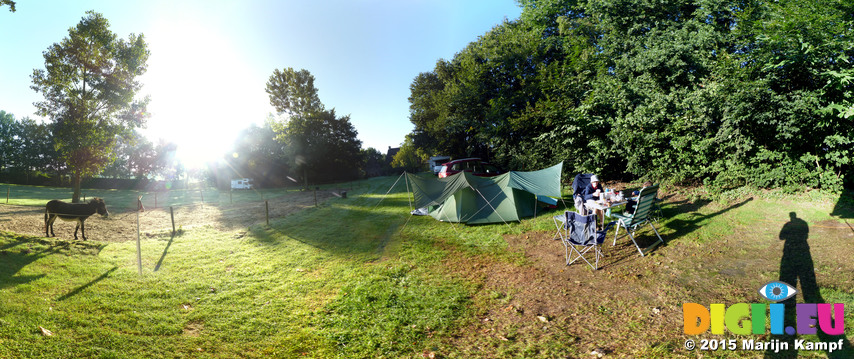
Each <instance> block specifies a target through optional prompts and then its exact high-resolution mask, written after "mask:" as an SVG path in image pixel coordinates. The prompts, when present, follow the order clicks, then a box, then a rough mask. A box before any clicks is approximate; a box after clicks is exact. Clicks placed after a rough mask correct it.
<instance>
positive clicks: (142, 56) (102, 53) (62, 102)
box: [32, 11, 149, 202]
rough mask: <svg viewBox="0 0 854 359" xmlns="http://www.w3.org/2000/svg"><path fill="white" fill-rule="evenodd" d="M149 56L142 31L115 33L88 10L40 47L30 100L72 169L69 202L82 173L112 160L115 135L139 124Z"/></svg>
mask: <svg viewBox="0 0 854 359" xmlns="http://www.w3.org/2000/svg"><path fill="white" fill-rule="evenodd" d="M148 56H149V52H148V46H147V44H146V43H145V39H144V37H143V35H141V34H140V35H134V34H130V35H129V36H128V39H127V40H124V39H119V38H117V36H116V34H114V33H113V32H111V31H110V29H109V22H108V21H107V19H106V18H104V17H103V16H102V15H101V14H98V13H96V12H93V11H89V12H87V13H86V16H84V17H83V18H82V20H81V21H80V23H79V24H77V26H75V27H72V28H70V29H69V30H68V37H66V38H65V39H63V40H62V41H61V42H59V43H55V44H53V45H51V46H50V47H49V48H48V49H47V50H46V51H45V52H44V59H45V69H36V70H34V71H33V75H32V81H33V85H32V88H33V89H34V90H36V91H38V92H40V93H41V94H42V95H43V96H44V98H45V99H44V101H40V102H36V103H35V105H36V107H37V108H38V113H39V115H41V116H45V117H47V118H49V119H50V120H51V121H53V123H54V125H53V136H54V143H55V146H56V149H57V150H58V151H59V153H60V156H61V158H62V160H63V161H64V162H65V164H66V165H67V166H68V170H69V171H70V172H71V173H72V187H73V188H74V194H73V196H72V200H73V201H74V202H77V201H79V198H80V179H81V177H83V176H88V175H92V174H96V173H98V172H100V171H101V170H102V169H104V168H105V167H106V166H107V165H109V164H110V163H112V161H113V160H115V153H114V149H115V147H116V143H117V139H118V138H119V137H122V136H130V135H131V134H132V131H133V129H134V128H137V127H141V126H143V125H144V121H145V117H146V115H145V109H146V104H147V102H148V100H147V99H144V100H142V101H139V100H137V99H136V95H137V92H138V91H139V89H140V88H141V86H142V85H141V84H140V83H139V82H138V81H137V78H138V77H139V76H140V75H142V74H143V73H145V70H146V66H147V65H146V62H147V60H148Z"/></svg>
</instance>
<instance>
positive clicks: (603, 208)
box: [586, 199, 628, 229]
mask: <svg viewBox="0 0 854 359" xmlns="http://www.w3.org/2000/svg"><path fill="white" fill-rule="evenodd" d="M627 202H628V201H626V200H625V199H624V200H622V201H619V202H611V205H610V206H607V205H605V202H604V201H596V203H595V204H592V203H587V204H586V205H587V209H589V210H601V211H602V212H603V213H602V226H600V227H599V229H602V228H605V213H604V211H607V210H608V209H611V208H614V207H617V206H622V205H624V204H626V203H627Z"/></svg>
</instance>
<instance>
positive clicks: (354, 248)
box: [250, 198, 410, 255]
mask: <svg viewBox="0 0 854 359" xmlns="http://www.w3.org/2000/svg"><path fill="white" fill-rule="evenodd" d="M369 204H370V203H369ZM389 208H391V209H393V212H389V211H388V209H389ZM397 212H399V213H397ZM409 216H410V214H409V206H408V204H407V200H406V199H405V198H403V199H401V198H387V199H385V200H384V201H383V202H382V204H381V205H380V206H379V207H378V208H376V209H374V207H370V206H367V205H366V206H359V205H358V203H347V204H346V205H332V206H321V207H318V208H309V209H306V210H303V211H300V212H297V213H293V214H291V215H289V216H287V217H285V218H283V219H278V220H275V221H271V223H270V224H271V226H270V227H267V226H263V225H255V226H252V227H251V228H250V231H251V233H252V237H253V238H254V239H255V240H256V241H257V242H258V243H259V244H263V245H277V244H279V243H280V242H282V241H287V240H295V241H298V242H301V243H303V244H306V245H309V246H312V247H314V248H317V249H320V250H323V251H326V252H330V253H332V254H334V255H353V254H359V255H375V254H376V253H381V252H382V249H383V248H384V247H385V246H386V245H388V243H389V239H390V238H391V237H392V236H393V235H394V234H395V233H397V231H398V229H399V228H401V226H403V225H404V223H406V222H407V220H408V217H409Z"/></svg>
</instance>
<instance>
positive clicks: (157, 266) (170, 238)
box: [154, 233, 175, 272]
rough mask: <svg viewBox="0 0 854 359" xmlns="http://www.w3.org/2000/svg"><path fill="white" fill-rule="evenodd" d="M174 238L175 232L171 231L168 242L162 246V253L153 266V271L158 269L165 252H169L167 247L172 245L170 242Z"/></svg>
mask: <svg viewBox="0 0 854 359" xmlns="http://www.w3.org/2000/svg"><path fill="white" fill-rule="evenodd" d="M174 240H175V233H172V235H171V236H169V243H166V248H163V254H161V255H160V259H159V260H158V261H157V265H155V266H154V271H155V272H157V271H158V270H160V266H161V265H163V259H164V258H166V253H167V252H169V247H171V246H172V242H173V241H174Z"/></svg>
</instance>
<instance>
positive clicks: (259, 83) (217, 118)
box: [141, 19, 272, 169]
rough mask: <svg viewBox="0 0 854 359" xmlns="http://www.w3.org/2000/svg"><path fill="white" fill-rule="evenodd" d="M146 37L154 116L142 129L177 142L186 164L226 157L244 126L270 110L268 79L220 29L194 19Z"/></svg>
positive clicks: (161, 26) (146, 86) (158, 29)
mask: <svg viewBox="0 0 854 359" xmlns="http://www.w3.org/2000/svg"><path fill="white" fill-rule="evenodd" d="M145 36H146V41H147V42H148V44H149V49H150V51H151V55H150V57H149V61H148V65H149V67H148V71H147V72H146V74H145V75H143V76H142V77H141V81H142V82H143V84H144V87H143V90H142V93H145V94H148V95H149V96H150V97H151V102H150V104H149V108H148V110H149V111H148V112H150V113H151V117H150V118H149V120H148V126H147V129H146V130H144V131H143V133H144V134H145V135H146V136H148V137H149V139H150V140H151V141H158V140H160V139H163V140H166V141H170V142H173V143H175V144H176V145H177V147H178V148H177V152H176V158H177V159H178V160H179V161H181V162H182V164H183V165H184V166H185V167H186V168H188V169H189V168H201V167H204V166H205V165H206V164H208V163H209V162H212V161H216V160H219V159H221V158H223V156H225V155H226V154H227V153H229V150H230V149H231V148H232V146H233V144H234V141H235V140H236V137H237V135H238V134H239V132H240V131H241V130H242V129H244V128H246V127H248V126H249V125H251V124H253V123H255V124H260V123H263V121H264V119H265V118H266V116H267V114H268V113H269V112H270V111H271V110H272V108H271V106H270V104H269V102H268V101H269V100H268V97H267V94H266V92H265V91H264V88H265V84H266V78H265V77H264V75H263V74H262V73H260V72H259V71H257V70H255V69H252V68H251V67H250V66H249V62H248V61H246V59H244V58H243V57H242V55H241V53H242V51H240V48H239V46H237V45H236V44H235V43H234V42H233V41H231V40H229V39H230V37H229V36H226V35H225V34H223V33H222V32H221V30H219V29H217V28H215V27H211V26H207V25H205V24H201V23H198V22H193V21H192V20H191V19H190V20H187V21H182V22H163V23H162V24H159V25H158V26H156V27H155V30H154V31H153V32H152V33H150V34H149V33H146V34H145Z"/></svg>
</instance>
